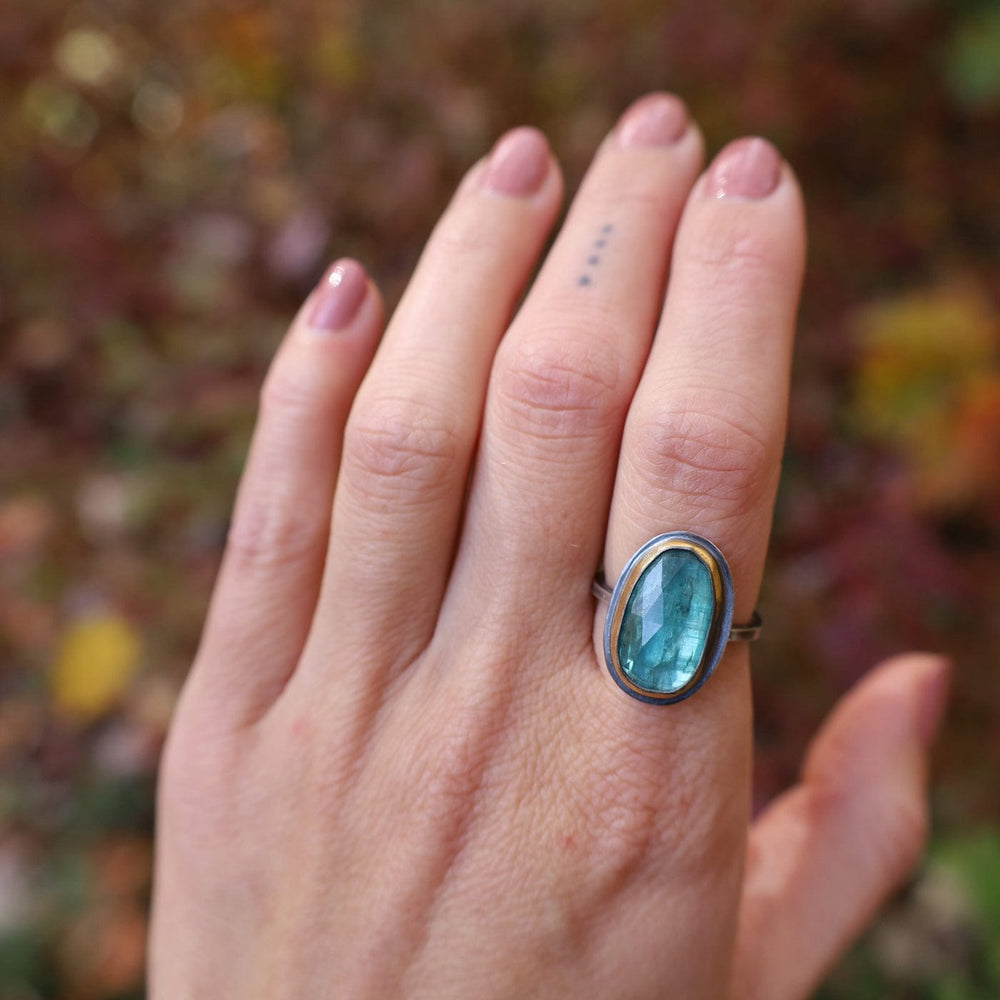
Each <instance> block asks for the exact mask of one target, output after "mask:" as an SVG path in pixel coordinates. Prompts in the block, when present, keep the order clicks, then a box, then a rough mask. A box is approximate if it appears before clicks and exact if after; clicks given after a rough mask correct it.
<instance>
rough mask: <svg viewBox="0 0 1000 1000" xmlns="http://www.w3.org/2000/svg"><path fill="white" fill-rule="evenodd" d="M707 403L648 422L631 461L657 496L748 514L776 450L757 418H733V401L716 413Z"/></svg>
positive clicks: (674, 409)
mask: <svg viewBox="0 0 1000 1000" xmlns="http://www.w3.org/2000/svg"><path fill="white" fill-rule="evenodd" d="M707 401H708V400H706V398H705V396H704V394H703V395H702V397H701V399H699V401H698V403H697V405H696V406H695V405H692V406H688V407H684V406H682V405H676V403H675V405H674V406H672V408H671V409H670V410H667V411H664V412H662V413H659V414H657V415H656V416H655V417H654V418H652V419H648V420H647V421H646V422H645V423H644V424H643V425H642V426H641V427H640V429H639V431H638V433H637V436H636V439H635V442H634V447H633V450H632V459H631V461H632V463H633V465H634V466H635V467H636V471H637V473H638V474H639V475H640V477H641V479H642V481H643V482H645V483H647V484H651V485H652V486H653V487H654V489H656V490H663V491H669V492H670V493H671V494H674V495H681V496H691V497H702V498H704V497H708V498H711V499H712V500H713V501H716V502H717V503H720V504H724V505H726V506H727V507H728V508H729V509H733V510H736V511H743V510H746V509H747V508H748V507H749V506H751V505H752V504H753V503H755V502H756V501H757V500H758V499H759V497H760V496H762V495H763V493H764V491H765V490H766V488H767V487H768V484H769V482H770V478H769V477H770V472H771V465H772V464H773V461H774V460H775V458H776V449H775V446H774V445H773V444H772V443H771V441H770V440H769V437H768V435H767V434H766V433H765V432H764V431H763V430H762V429H761V428H760V427H759V426H758V421H757V420H756V419H755V418H751V417H748V416H746V415H745V414H740V413H739V412H736V413H734V406H733V401H732V399H731V398H728V397H727V398H726V399H724V400H722V402H721V405H720V406H719V407H718V408H717V409H712V408H711V407H709V406H706V402H707ZM678 402H679V401H678Z"/></svg>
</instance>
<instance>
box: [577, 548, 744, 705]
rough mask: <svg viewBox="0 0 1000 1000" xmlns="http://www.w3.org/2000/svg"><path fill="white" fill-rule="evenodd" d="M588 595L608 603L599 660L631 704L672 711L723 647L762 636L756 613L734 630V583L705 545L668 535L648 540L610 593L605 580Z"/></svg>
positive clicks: (691, 691)
mask: <svg viewBox="0 0 1000 1000" xmlns="http://www.w3.org/2000/svg"><path fill="white" fill-rule="evenodd" d="M592 591H593V594H594V596H595V597H596V598H598V600H602V601H609V606H608V617H607V620H606V621H605V623H604V659H605V662H606V663H607V665H608V670H609V671H610V673H611V676H612V677H613V678H614V680H615V683H616V684H617V685H618V686H619V687H620V688H621V689H622V690H623V691H625V692H627V693H628V694H630V695H631V696H632V697H633V698H638V699H639V701H644V702H647V703H649V704H652V705H672V704H674V703H675V702H678V701H683V700H684V699H685V698H688V697H690V696H691V695H693V694H694V693H695V691H697V690H698V688H700V687H701V686H702V684H704V683H705V681H707V680H708V678H709V677H711V676H712V672H713V671H714V670H715V667H716V665H717V664H718V662H719V660H720V659H721V658H722V653H723V651H724V650H725V648H726V643H727V642H734V641H742V642H749V641H752V640H753V639H756V638H757V637H758V636H759V635H760V631H761V624H762V623H761V619H760V615H758V614H757V612H756V611H755V612H754V613H753V618H752V619H751V620H750V622H749V623H748V624H746V625H736V626H734V625H733V602H734V598H733V576H732V573H731V572H730V570H729V564H728V563H727V562H726V557H725V556H724V555H723V554H722V552H721V551H720V549H719V548H718V546H717V545H715V544H714V543H712V542H710V541H709V540H708V539H707V538H702V537H701V536H700V535H694V534H691V533H690V532H687V531H671V532H667V533H666V534H664V535H657V536H656V537H655V538H652V539H650V540H649V541H648V542H646V544H645V545H643V546H642V548H640V549H639V550H638V551H637V552H636V553H635V555H634V556H632V558H631V559H630V560H629V561H628V564H627V565H626V566H625V569H623V570H622V574H621V576H620V577H618V582H617V583H616V584H615V587H614V590H612V589H611V588H610V587H609V586H608V585H607V583H606V582H605V580H604V574H603V573H598V575H597V576H596V577H595V578H594V583H593V587H592Z"/></svg>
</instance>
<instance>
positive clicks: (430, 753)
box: [151, 95, 946, 1000]
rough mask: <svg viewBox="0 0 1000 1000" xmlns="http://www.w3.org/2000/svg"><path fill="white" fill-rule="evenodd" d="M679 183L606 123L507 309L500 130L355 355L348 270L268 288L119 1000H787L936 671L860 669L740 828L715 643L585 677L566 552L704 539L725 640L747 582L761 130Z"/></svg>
mask: <svg viewBox="0 0 1000 1000" xmlns="http://www.w3.org/2000/svg"><path fill="white" fill-rule="evenodd" d="M701 168H702V139H701V136H700V134H699V132H698V130H697V128H696V127H695V126H694V125H692V124H691V123H690V122H689V120H688V118H687V115H686V112H685V110H684V108H683V106H682V104H681V103H680V102H679V101H678V100H676V99H675V98H672V97H669V96H666V95H655V96H652V97H649V98H646V99H644V100H643V101H640V102H639V103H638V104H637V105H635V106H634V107H633V108H632V109H630V111H629V112H628V113H627V114H626V115H625V117H624V118H623V120H622V121H621V122H620V123H619V125H618V126H617V128H616V129H615V131H614V132H613V133H612V134H611V135H610V136H609V137H608V138H607V140H606V141H605V142H604V143H603V144H602V146H601V148H600V149H599V151H598V153H597V155H596V157H595V159H594V163H593V165H592V167H591V169H590V171H589V173H588V175H587V177H586V179H585V181H584V183H583V185H582V188H581V190H580V192H579V194H578V195H577V197H576V198H575V200H574V202H573V205H572V209H571V211H570V213H569V216H568V218H567V220H566V222H565V224H564V225H563V227H562V229H561V231H560V233H559V236H558V239H557V240H556V241H555V243H554V245H553V247H552V249H551V250H550V251H549V253H548V254H547V255H546V256H545V260H544V263H543V265H542V267H541V270H540V272H539V274H538V277H537V278H536V279H535V280H534V282H533V283H531V287H530V290H529V291H528V294H527V297H526V298H525V300H524V302H523V305H521V307H520V308H519V309H516V306H517V304H518V302H519V300H520V298H521V296H522V294H523V293H524V291H525V288H526V286H527V285H528V282H529V278H530V276H531V274H532V271H533V269H534V268H535V266H536V264H537V262H538V259H539V256H540V254H541V253H542V249H543V246H544V244H545V241H546V238H547V236H548V234H549V231H550V229H551V227H552V226H553V223H554V221H555V218H556V214H557V212H558V211H559V205H560V199H561V182H560V177H559V173H558V170H557V167H556V165H555V163H554V162H553V159H552V156H551V154H550V153H549V150H548V148H547V146H546V144H545V141H544V139H543V138H542V136H541V135H540V134H538V133H537V132H535V131H532V130H530V129H519V130H516V131H514V132H513V133H510V134H509V135H507V136H506V137H505V138H504V139H502V140H501V141H500V142H499V143H498V145H497V146H496V148H495V149H494V150H493V152H492V154H491V156H490V157H489V158H488V159H487V160H485V161H484V162H482V163H479V164H478V165H476V166H475V167H474V168H473V169H472V170H471V172H470V173H469V175H468V176H467V177H466V179H465V180H464V181H463V183H462V185H461V187H460V188H459V191H458V193H457V194H456V196H455V198H454V200H453V202H452V204H451V205H450V206H449V208H448V209H447V211H446V212H445V214H444V217H443V218H442V219H441V221H440V223H439V225H438V226H437V228H436V230H435V232H434V234H433V236H432V237H431V239H430V242H429V244H428V246H427V249H426V251H425V253H424V255H423V257H422V258H421V261H420V264H419V266H418V268H417V270H416V273H415V275H414V277H413V279H412V281H411V283H410V286H409V288H408V289H407V291H406V293H405V295H404V297H403V300H402V302H401V304H400V306H399V308H398V309H397V310H396V313H395V315H394V317H393V319H392V322H391V323H390V324H389V326H388V329H387V330H386V332H385V335H384V337H383V338H382V342H381V345H380V346H379V349H378V353H377V355H376V354H375V347H376V343H377V341H378V340H379V335H380V333H381V326H382V311H381V305H380V301H379V297H378V293H377V291H376V290H375V288H374V287H373V285H372V283H371V282H370V281H369V280H368V279H367V278H366V276H365V275H364V272H363V271H362V270H361V268H360V267H359V265H357V264H356V263H353V262H350V261H345V262H342V263H341V264H340V265H339V267H338V268H335V269H334V270H333V271H332V272H331V275H330V277H329V278H328V279H327V280H325V281H324V282H323V283H321V285H320V286H319V287H318V288H317V290H316V291H315V292H314V293H313V294H312V295H311V296H310V298H309V300H308V301H307V302H306V303H305V305H304V307H303V309H302V311H301V312H300V314H299V315H298V317H297V318H296V320H295V322H294V324H293V326H292V329H291V331H290V333H289V335H288V337H287V338H286V340H285V342H284V344H283V345H282V347H281V350H280V352H279V354H278V357H277V359H276V360H275V362H274V365H273V367H272V370H271V372H270V374H269V376H268V378H267V382H266V384H265V387H264V390H263V396H262V408H261V416H260V420H259V424H258V427H257V430H256V433H255V437H254V441H253V445H252V448H251V452H250V457H249V460H248V464H247V468H246V472H245V474H244V479H243V483H242V486H241V488H240V493H239V498H238V501H237V506H236V512H235V515H234V519H233V525H232V531H231V534H230V538H229V542H228V546H227V550H226V554H225V558H224V562H223V566H222V570H221V573H220V577H219V581H218V584H217V588H216V593H215V595H214V598H213V602H212V607H211V611H210V615H209V620H208V623H207V625H206V629H205V634H204V638H203V642H202V646H201V648H200V650H199V653H198V657H197V661H196V663H195V665H194V668H193V670H192V673H191V676H190V679H189V681H188V684H187V686H186V688H185V691H184V695H183V697H182V701H181V705H180V706H179V710H178V712H177V715H176V719H175V722H174V725H173V728H172V731H171V735H170V739H169V743H168V747H167V750H166V754H165V758H164V763H163V772H162V779H161V788H160V828H159V841H158V857H157V875H156V888H155V898H154V931H153V942H152V967H151V987H152V996H153V997H154V998H156V1000H187V998H196V997H210V998H212V1000H223V998H226V997H234V998H237V997H238V998H240V1000H254V998H265V997H267V998H274V997H296V998H302V1000H305V998H318V997H330V998H333V997H337V998H348V997H349V998H361V997H365V998H368V997H372V998H388V997H393V998H399V997H433V998H438V1000H440V998H447V997H463V998H470V997H476V998H489V997H519V998H524V997H534V996H537V997H545V998H558V997H574V998H579V997H595V998H596V997H600V998H602V1000H603V998H613V997H621V998H629V1000H633V998H645V997H649V998H654V997H663V998H665V997H671V998H675V997H676V998H684V1000H699V998H705V1000H709V998H710V1000H719V998H720V997H731V998H734V1000H735V998H741V1000H749V998H765V997H766V998H767V1000H785V998H787V1000H792V998H801V997H804V996H805V995H806V994H807V993H808V991H809V990H810V989H811V988H812V987H813V986H814V985H815V984H816V983H817V981H818V980H819V978H820V977H821V976H822V974H823V972H824V970H825V969H827V968H828V966H829V965H830V963H831V962H832V961H833V960H834V959H835V958H836V956H837V955H838V953H839V952H840V951H841V949H842V948H843V947H844V946H845V944H846V943H847V942H848V941H849V940H850V938H851V937H852V935H854V934H855V933H857V931H858V930H859V929H860V928H861V927H862V926H863V924H864V923H865V922H866V920H868V919H869V917H870V916H871V914H872V912H873V910H874V908H875V907H876V906H877V905H878V903H879V902H880V900H881V899H883V898H884V896H885V895H886V893H887V892H888V891H889V890H890V889H891V888H892V887H893V886H894V885H895V884H897V882H898V881H899V880H900V879H901V878H902V877H903V876H905V875H906V874H907V873H908V872H909V870H910V868H911V867H912V865H913V864H914V862H915V860H916V858H917V857H918V854H919V851H920V849H921V846H922V840H923V831H924V823H925V818H924V817H925V804H924V797H925V796H924V787H923V786H924V768H925V754H926V750H925V748H926V746H927V744H928V743H929V741H930V739H931V735H932V733H933V730H934V727H935V723H936V717H937V716H938V714H939V713H940V710H941V706H942V704H943V701H944V687H945V679H946V668H945V666H944V665H943V664H942V663H941V662H939V661H938V660H936V659H934V658H930V657H919V656H912V657H909V658H905V659H902V660H898V661H896V662H894V663H892V664H889V665H887V666H885V667H883V668H881V669H880V670H878V671H877V672H876V673H875V674H873V675H872V676H870V678H869V679H868V680H867V681H865V682H864V683H863V684H862V685H861V686H860V687H859V689H858V690H857V691H855V692H854V693H852V694H851V695H849V696H848V698H847V699H846V700H845V701H844V703H843V704H842V705H841V706H840V707H839V708H838V709H837V710H836V712H835V713H834V715H833V717H832V718H831V720H830V721H829V722H828V723H827V725H826V727H825V728H824V730H823V732H822V733H821V734H820V736H819V738H818V739H817V741H816V743H815V745H814V747H813V749H812V751H811V753H810V754H809V758H808V761H807V763H806V766H805V769H804V772H803V778H802V783H801V784H800V785H799V786H797V787H796V788H794V789H792V790H791V791H790V792H788V793H787V794H786V795H784V796H783V797H782V798H781V799H779V800H778V801H776V802H775V803H774V804H773V805H772V806H771V807H770V809H768V811H767V812H766V813H765V814H764V815H763V816H762V817H761V818H760V819H758V820H757V822H756V823H755V824H753V826H750V825H749V801H750V771H751V756H752V741H751V700H750V681H749V664H748V652H747V648H746V645H745V644H740V643H734V644H731V645H730V646H729V647H728V650H727V652H726V654H725V655H724V658H723V660H722V662H721V664H720V665H719V667H718V669H717V671H716V673H715V675H714V676H713V677H712V678H711V680H710V681H709V683H708V684H706V686H705V687H704V688H702V689H701V690H700V691H698V692H697V693H696V694H695V695H694V696H693V697H691V698H690V699H689V700H687V701H685V702H683V703H680V704H677V705H673V706H670V707H659V706H650V705H646V704H642V703H640V702H638V701H636V700H633V699H631V698H629V697H627V696H626V695H625V694H624V693H623V692H622V691H620V690H619V689H618V688H617V687H616V686H615V685H614V683H613V682H612V680H611V679H610V677H609V675H608V672H607V670H606V669H605V667H604V665H603V653H602V633H601V629H602V625H603V619H604V610H605V609H604V608H603V607H601V606H597V608H596V614H595V602H594V599H593V598H592V596H591V593H590V585H591V580H592V578H593V576H594V572H595V570H596V569H597V568H598V566H599V565H600V564H601V563H602V562H603V565H604V567H605V569H606V571H607V576H608V579H610V580H613V579H614V578H615V577H616V575H617V574H618V573H619V572H620V571H621V569H622V567H623V566H624V564H625V563H626V562H627V560H628V559H629V557H630V555H631V553H633V552H634V551H635V550H636V549H637V548H638V547H639V546H640V545H641V544H643V543H644V542H645V541H646V540H647V539H649V538H650V537H652V536H654V535H657V534H659V533H661V532H664V531H669V530H688V531H695V532H698V533H700V534H703V535H705V536H707V537H709V538H711V539H712V540H713V541H714V542H715V543H716V544H717V545H719V546H720V548H721V549H722V551H723V552H724V553H726V555H727V557H728V559H729V562H730V565H731V567H732V572H733V577H734V581H735V594H736V614H735V620H736V621H745V620H748V619H749V618H750V616H751V614H752V612H753V609H754V604H755V601H756V599H757V591H758V586H759V584H760V579H761V574H762V571H763V565H764V557H765V552H766V549H767V540H768V532H769V526H770V520H771V513H772V505H773V500H774V494H775V489H776V486H777V481H778V473H779V464H780V458H781V450H782V442H783V436H784V423H785V411H786V403H787V383H788V376H789V359H790V355H791V345H792V335H793V328H794V320H795V312H796V305H797V297H798V292H799V284H800V278H801V272H802V264H803V254H804V236H803V219H802V208H801V203H800V196H799V191H798V188H797V186H796V183H795V180H794V178H793V176H792V174H791V172H790V170H789V169H788V167H787V166H786V165H785V164H783V163H782V161H781V159H780V157H779V156H778V155H777V153H776V152H775V151H774V150H773V149H772V147H770V146H769V145H768V144H767V143H765V142H763V141H762V140H741V141H739V142H737V143H734V144H733V145H731V146H729V147H728V148H727V149H725V150H724V151H723V152H722V153H721V155H720V156H719V157H718V158H717V159H716V160H715V162H714V163H713V164H712V166H711V167H710V169H709V170H708V171H707V173H706V174H704V175H702V176H699V171H700V170H701ZM515 310H516V315H514V318H513V319H511V317H512V315H513V314H514V313H515ZM373 356H374V357H373ZM331 511H332V516H331Z"/></svg>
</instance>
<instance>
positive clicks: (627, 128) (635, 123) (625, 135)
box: [616, 94, 688, 149]
mask: <svg viewBox="0 0 1000 1000" xmlns="http://www.w3.org/2000/svg"><path fill="white" fill-rule="evenodd" d="M687 130H688V114H687V108H685V107H684V102H683V101H682V100H681V99H680V98H678V97H674V95H673V94H648V95H647V96H646V97H640V98H639V100H638V101H636V102H635V104H633V105H632V106H631V107H630V108H629V109H628V110H627V111H626V112H625V114H623V115H622V116H621V119H620V120H619V122H618V128H617V129H616V132H617V134H618V145H619V146H621V147H623V148H625V149H628V148H635V149H640V148H643V147H650V146H669V145H670V144H671V143H674V142H677V140H678V139H680V137H681V136H682V135H684V133H685V132H686V131H687Z"/></svg>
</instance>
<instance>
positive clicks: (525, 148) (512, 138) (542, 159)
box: [483, 128, 549, 198]
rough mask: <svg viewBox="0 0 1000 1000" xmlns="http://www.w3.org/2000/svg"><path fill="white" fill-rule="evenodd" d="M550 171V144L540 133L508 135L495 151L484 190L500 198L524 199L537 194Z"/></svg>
mask: <svg viewBox="0 0 1000 1000" xmlns="http://www.w3.org/2000/svg"><path fill="white" fill-rule="evenodd" d="M548 171H549V144H548V143H547V142H546V141H545V137H544V136H543V135H542V133H541V132H539V131H538V130H537V129H533V128H518V129H514V131H513V132H508V133H507V134H506V135H505V136H504V137H503V138H502V139H501V140H500V141H499V142H498V143H497V144H496V146H494V147H493V152H492V153H491V154H490V159H489V163H488V164H487V166H486V174H485V176H484V177H483V186H484V187H485V188H486V189H487V190H488V191H494V192H496V193H497V194H506V195H513V196H514V197H518V198H525V197H527V196H528V195H531V194H534V193H535V192H536V191H537V190H538V189H539V188H540V187H541V186H542V181H543V180H545V175H546V174H547V173H548Z"/></svg>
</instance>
